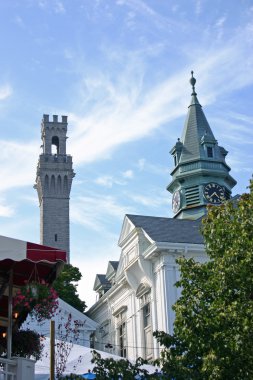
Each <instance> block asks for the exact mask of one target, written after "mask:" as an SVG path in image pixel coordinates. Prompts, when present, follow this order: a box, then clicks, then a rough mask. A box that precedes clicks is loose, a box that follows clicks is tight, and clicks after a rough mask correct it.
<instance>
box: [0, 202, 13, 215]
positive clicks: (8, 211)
mask: <svg viewBox="0 0 253 380" xmlns="http://www.w3.org/2000/svg"><path fill="white" fill-rule="evenodd" d="M13 215H14V209H13V207H12V206H9V205H8V206H7V205H6V204H5V201H4V200H2V199H0V216H2V217H11V216H13Z"/></svg>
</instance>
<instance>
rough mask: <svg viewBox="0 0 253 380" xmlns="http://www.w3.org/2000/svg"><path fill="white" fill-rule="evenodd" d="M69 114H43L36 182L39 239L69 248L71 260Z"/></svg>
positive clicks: (52, 244)
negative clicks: (50, 117)
mask: <svg viewBox="0 0 253 380" xmlns="http://www.w3.org/2000/svg"><path fill="white" fill-rule="evenodd" d="M67 126H68V122H67V116H62V119H61V121H58V116H57V115H53V121H49V115H43V119H42V123H41V139H42V143H43V144H42V146H41V147H42V148H43V153H42V154H40V156H39V162H38V165H37V176H36V184H35V186H34V188H35V189H36V190H37V192H38V197H39V204H40V242H41V244H43V245H48V246H52V247H56V248H59V249H62V250H64V251H66V252H67V257H68V262H69V197H70V190H71V184H72V179H73V177H74V176H75V173H74V171H73V168H72V156H70V155H67V154H66V140H67V136H66V134H67Z"/></svg>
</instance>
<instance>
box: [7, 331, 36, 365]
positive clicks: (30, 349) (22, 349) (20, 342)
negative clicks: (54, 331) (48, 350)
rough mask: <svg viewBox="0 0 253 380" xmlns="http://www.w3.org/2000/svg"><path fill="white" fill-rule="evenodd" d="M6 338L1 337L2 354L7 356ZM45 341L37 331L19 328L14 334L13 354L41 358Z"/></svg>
mask: <svg viewBox="0 0 253 380" xmlns="http://www.w3.org/2000/svg"><path fill="white" fill-rule="evenodd" d="M6 346H7V340H6V338H5V339H4V338H2V337H1V338H0V348H1V349H0V354H1V355H3V356H5V355H6V351H7V347H6ZM42 350H43V343H42V341H41V336H40V335H39V334H38V333H37V332H36V331H31V330H17V331H13V334H12V356H21V357H23V358H30V357H32V358H35V359H36V360H39V359H40V358H41V355H42Z"/></svg>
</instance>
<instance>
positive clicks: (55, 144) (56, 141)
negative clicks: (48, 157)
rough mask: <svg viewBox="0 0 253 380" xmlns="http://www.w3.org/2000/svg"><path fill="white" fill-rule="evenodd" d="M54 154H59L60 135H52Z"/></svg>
mask: <svg viewBox="0 0 253 380" xmlns="http://www.w3.org/2000/svg"><path fill="white" fill-rule="evenodd" d="M52 154H59V137H58V136H53V137H52Z"/></svg>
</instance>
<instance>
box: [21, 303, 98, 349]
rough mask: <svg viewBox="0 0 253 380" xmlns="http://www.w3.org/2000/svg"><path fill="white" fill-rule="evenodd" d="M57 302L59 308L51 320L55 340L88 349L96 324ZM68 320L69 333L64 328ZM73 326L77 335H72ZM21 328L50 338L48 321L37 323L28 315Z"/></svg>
mask: <svg viewBox="0 0 253 380" xmlns="http://www.w3.org/2000/svg"><path fill="white" fill-rule="evenodd" d="M58 301H59V307H58V309H57V311H56V313H55V315H54V317H53V318H52V320H54V321H55V338H56V339H59V340H65V339H66V341H68V342H70V341H72V342H73V343H75V344H79V345H81V346H85V347H90V336H91V335H92V334H93V333H94V331H95V330H96V329H97V328H98V327H99V326H98V324H97V323H96V322H94V321H93V320H91V319H90V318H89V317H87V316H86V315H84V314H83V313H81V312H80V311H79V310H77V309H75V308H74V307H72V306H71V305H69V304H68V303H66V302H65V301H63V300H62V299H60V298H59V299H58ZM68 320H70V331H69V333H68V331H67V330H66V329H65V327H64V326H65V324H66V323H67V321H68ZM75 325H76V330H77V334H74V333H73V331H74V329H75ZM21 328H22V329H23V330H26V329H29V330H34V331H37V332H39V334H41V335H43V336H45V337H49V336H50V320H49V319H47V320H45V321H43V322H40V323H38V322H37V320H35V319H34V318H32V317H31V316H30V315H29V316H28V317H27V319H26V321H25V322H24V323H23V325H22V327H21Z"/></svg>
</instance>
